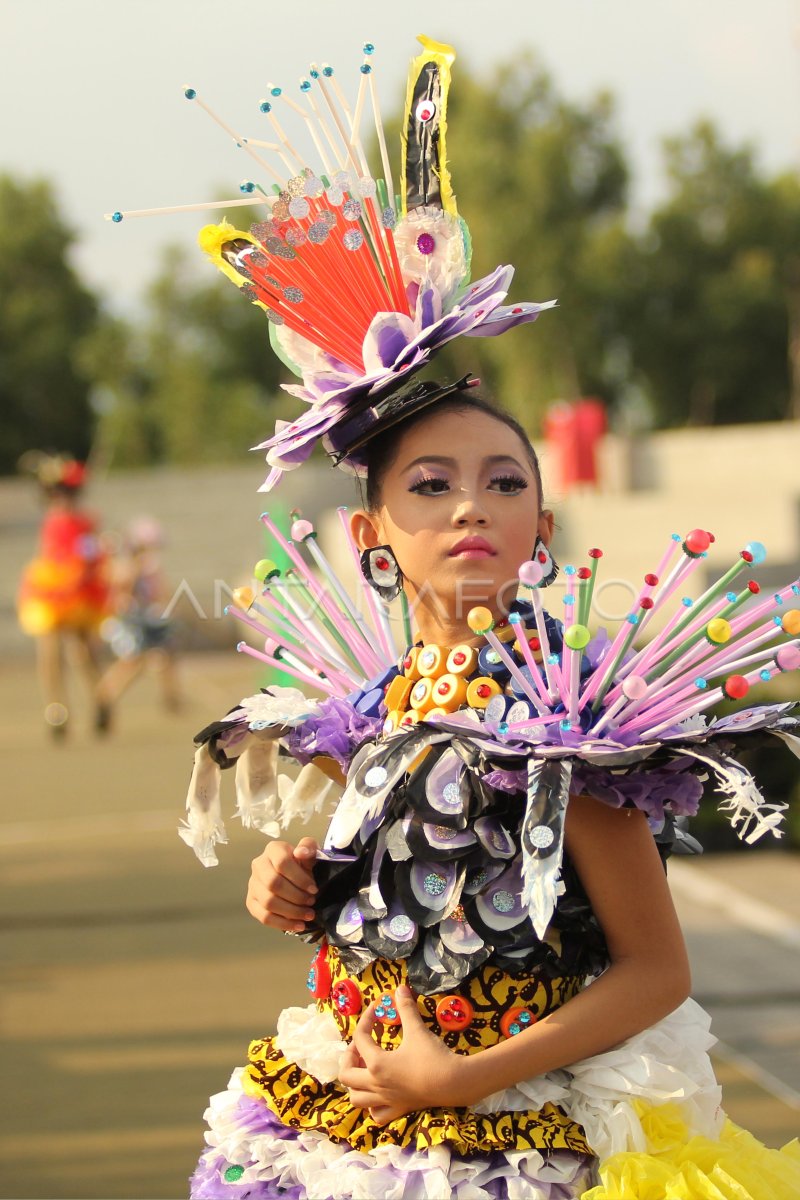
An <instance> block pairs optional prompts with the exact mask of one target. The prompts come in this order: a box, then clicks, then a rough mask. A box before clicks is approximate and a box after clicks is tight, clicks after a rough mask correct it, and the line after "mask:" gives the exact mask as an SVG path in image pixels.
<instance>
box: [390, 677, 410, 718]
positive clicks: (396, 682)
mask: <svg viewBox="0 0 800 1200" xmlns="http://www.w3.org/2000/svg"><path fill="white" fill-rule="evenodd" d="M413 686H414V684H413V683H412V682H411V680H410V679H407V678H406V677H405V676H404V675H395V677H394V679H393V680H392V682H391V683H390V684H389V686H388V687H387V689H386V707H387V708H388V710H389V712H391V711H392V709H393V708H399V709H403V708H407V707H408V697H409V696H410V695H411V689H412V687H413Z"/></svg>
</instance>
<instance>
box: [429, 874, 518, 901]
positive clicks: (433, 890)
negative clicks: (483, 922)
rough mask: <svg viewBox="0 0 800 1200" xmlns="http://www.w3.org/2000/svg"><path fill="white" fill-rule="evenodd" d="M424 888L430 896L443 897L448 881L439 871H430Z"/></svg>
mask: <svg viewBox="0 0 800 1200" xmlns="http://www.w3.org/2000/svg"><path fill="white" fill-rule="evenodd" d="M422 886H423V889H424V890H425V891H426V892H427V893H428V895H429V896H441V895H442V893H443V892H444V890H445V888H446V887H447V879H446V878H445V876H444V875H440V874H439V873H438V872H437V871H430V872H429V873H428V874H427V875H426V876H425V878H424V879H423V881H422ZM512 904H513V900H512Z"/></svg>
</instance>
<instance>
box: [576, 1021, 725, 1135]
mask: <svg viewBox="0 0 800 1200" xmlns="http://www.w3.org/2000/svg"><path fill="white" fill-rule="evenodd" d="M710 1025H711V1018H710V1016H709V1015H708V1013H707V1012H705V1010H704V1009H702V1008H701V1007H700V1005H699V1004H697V1003H696V1002H695V1001H694V1000H691V999H690V1000H685V1001H684V1002H683V1004H681V1006H680V1007H679V1008H676V1009H675V1011H674V1012H671V1013H669V1015H668V1016H666V1017H664V1018H663V1019H662V1020H660V1021H658V1022H657V1023H656V1024H655V1025H653V1026H651V1027H650V1028H649V1029H645V1030H644V1031H643V1032H642V1033H637V1034H636V1035H635V1036H634V1037H631V1038H628V1039H627V1040H626V1041H624V1042H622V1043H621V1044H620V1045H619V1046H617V1047H615V1048H614V1049H613V1050H607V1051H606V1052H605V1053H604V1054H595V1055H593V1056H592V1057H591V1058H585V1059H583V1060H582V1061H580V1062H577V1063H573V1064H572V1065H571V1066H570V1068H569V1070H570V1074H571V1075H572V1082H571V1084H570V1100H569V1102H568V1104H567V1105H566V1109H567V1112H568V1113H569V1115H570V1116H571V1117H572V1118H573V1120H575V1121H578V1122H579V1123H580V1124H581V1125H582V1126H583V1128H584V1130H585V1131H586V1137H587V1139H588V1141H589V1145H590V1146H591V1147H592V1149H593V1150H594V1152H595V1153H596V1154H597V1155H598V1156H599V1157H600V1158H601V1159H605V1158H608V1157H610V1155H612V1154H617V1153H619V1152H621V1151H641V1150H644V1148H645V1146H646V1138H645V1135H644V1132H643V1130H642V1125H641V1121H640V1120H639V1117H638V1116H637V1114H636V1110H635V1107H634V1101H636V1100H643V1101H645V1102H646V1103H648V1104H652V1105H659V1104H667V1103H670V1104H676V1105H678V1107H679V1108H680V1110H681V1114H682V1116H683V1119H684V1120H685V1122H686V1125H687V1127H688V1129H689V1132H690V1134H692V1135H694V1134H702V1135H703V1136H705V1137H707V1138H711V1139H712V1140H716V1139H717V1138H718V1137H719V1135H720V1131H721V1129H722V1125H723V1123H724V1119H725V1114H724V1113H723V1111H722V1108H721V1107H720V1105H721V1100H722V1089H721V1088H720V1086H719V1084H718V1083H717V1080H716V1078H715V1076H714V1068H713V1066H712V1065H711V1059H710V1058H709V1057H708V1051H709V1050H710V1048H711V1047H712V1046H713V1045H714V1043H715V1042H716V1040H717V1039H716V1038H715V1037H714V1035H713V1034H712V1033H711V1032H710Z"/></svg>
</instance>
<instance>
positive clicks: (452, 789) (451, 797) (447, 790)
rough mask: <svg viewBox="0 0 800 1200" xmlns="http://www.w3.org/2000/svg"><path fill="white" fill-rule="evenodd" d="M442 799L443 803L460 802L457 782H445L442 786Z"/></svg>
mask: <svg viewBox="0 0 800 1200" xmlns="http://www.w3.org/2000/svg"><path fill="white" fill-rule="evenodd" d="M442 799H443V800H444V802H445V804H453V805H455V804H460V803H461V791H460V789H459V786H458V784H457V783H446V784H445V785H444V787H443V788H442Z"/></svg>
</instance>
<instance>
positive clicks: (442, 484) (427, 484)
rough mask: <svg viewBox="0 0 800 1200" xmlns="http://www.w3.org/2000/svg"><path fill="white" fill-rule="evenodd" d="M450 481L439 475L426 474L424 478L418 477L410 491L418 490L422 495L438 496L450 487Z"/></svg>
mask: <svg viewBox="0 0 800 1200" xmlns="http://www.w3.org/2000/svg"><path fill="white" fill-rule="evenodd" d="M448 486H449V485H448V482H447V480H446V479H442V478H441V477H440V476H438V475H424V476H423V477H422V479H418V480H417V481H416V483H412V485H411V487H410V488H409V489H408V490H409V491H410V492H416V493H417V494H418V495H420V496H437V495H440V494H441V493H442V492H446V491H447V489H448Z"/></svg>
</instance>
